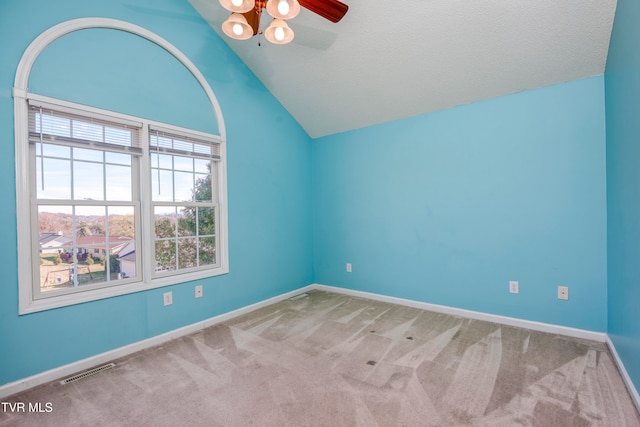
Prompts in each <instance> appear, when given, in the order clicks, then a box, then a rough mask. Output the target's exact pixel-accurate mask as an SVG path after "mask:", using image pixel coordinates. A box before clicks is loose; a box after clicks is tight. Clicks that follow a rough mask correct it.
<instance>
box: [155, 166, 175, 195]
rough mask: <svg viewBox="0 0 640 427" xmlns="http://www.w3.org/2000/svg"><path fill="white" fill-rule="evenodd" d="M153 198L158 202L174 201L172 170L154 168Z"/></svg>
mask: <svg viewBox="0 0 640 427" xmlns="http://www.w3.org/2000/svg"><path fill="white" fill-rule="evenodd" d="M151 184H152V190H153V195H152V197H151V198H152V200H153V201H156V202H171V201H173V174H172V173H171V172H170V171H163V170H160V171H158V169H154V170H153V171H152V172H151Z"/></svg>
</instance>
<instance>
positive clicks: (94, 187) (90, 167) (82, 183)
mask: <svg viewBox="0 0 640 427" xmlns="http://www.w3.org/2000/svg"><path fill="white" fill-rule="evenodd" d="M103 168H104V166H103V165H102V164H96V163H86V162H73V198H74V199H75V200H104V181H103V175H102V174H103Z"/></svg>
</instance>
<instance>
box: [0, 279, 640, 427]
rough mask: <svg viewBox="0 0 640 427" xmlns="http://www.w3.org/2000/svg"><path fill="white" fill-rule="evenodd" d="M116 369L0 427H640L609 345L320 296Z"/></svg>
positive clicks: (60, 389) (40, 393)
mask: <svg viewBox="0 0 640 427" xmlns="http://www.w3.org/2000/svg"><path fill="white" fill-rule="evenodd" d="M116 363H117V367H115V368H113V369H110V370H107V371H104V372H101V373H99V374H97V375H94V376H91V377H87V378H84V379H82V380H79V381H77V382H74V383H71V384H69V385H65V386H63V385H60V384H59V383H58V382H55V383H52V384H47V385H44V386H41V387H37V388H35V389H33V390H29V391H27V392H24V393H21V394H19V395H15V396H12V397H10V398H7V399H4V400H5V401H8V402H14V403H15V402H25V403H30V402H41V403H42V402H49V403H50V404H51V409H52V411H51V412H49V413H46V412H44V413H11V412H6V411H5V412H0V425H2V426H23V425H24V426H111V425H115V426H147V425H148V426H198V425H201V426H489V427H500V426H505V427H507V426H509V427H511V426H544V427H553V426H561V427H567V426H613V427H624V426H640V417H639V416H638V413H637V412H636V409H635V407H634V405H633V403H632V401H631V399H630V397H629V395H628V393H627V390H626V389H625V386H624V384H623V382H622V379H621V377H620V374H619V373H618V371H617V369H616V367H615V365H614V363H613V361H612V358H611V355H610V354H609V352H608V350H607V348H606V346H605V345H604V344H601V343H596V342H591V341H584V340H578V339H573V338H567V337H563V336H558V335H552V334H546V333H540V332H533V331H529V330H525V329H520V328H514V327H506V326H501V325H497V324H493V323H488V322H482V321H476V320H469V319H463V318H459V317H454V316H449V315H444V314H438V313H432V312H427V311H423V310H419V309H414V308H407V307H403V306H398V305H393V304H388V303H381V302H376V301H370V300H366V299H362V298H354V297H348V296H344V295H338V294H333V293H327V292H321V291H313V292H310V293H309V295H308V296H307V297H304V298H301V299H298V300H296V301H284V302H280V303H277V304H274V305H272V306H269V307H266V308H264V309H260V310H258V311H255V312H253V313H250V314H248V315H245V316H242V317H239V318H237V319H234V320H233V321H230V322H226V323H223V324H219V325H217V326H214V327H211V328H208V329H205V330H204V331H202V332H198V333H195V334H193V335H190V336H187V337H184V338H181V339H178V340H175V341H172V342H170V343H168V344H165V345H163V346H159V347H155V348H152V349H149V350H145V351H142V352H140V353H136V354H134V355H132V356H130V357H128V358H125V359H122V360H118V361H116ZM0 409H1V408H0Z"/></svg>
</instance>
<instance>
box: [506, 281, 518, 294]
mask: <svg viewBox="0 0 640 427" xmlns="http://www.w3.org/2000/svg"><path fill="white" fill-rule="evenodd" d="M509 292H511V293H512V294H517V293H518V292H520V288H519V286H518V282H517V281H515V280H511V281H509Z"/></svg>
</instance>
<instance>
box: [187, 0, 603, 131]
mask: <svg viewBox="0 0 640 427" xmlns="http://www.w3.org/2000/svg"><path fill="white" fill-rule="evenodd" d="M342 1H343V2H345V3H347V4H348V5H349V12H348V13H347V15H346V16H345V17H344V18H343V19H342V21H340V22H339V23H337V24H333V23H331V22H329V21H326V20H324V19H323V18H321V17H319V16H318V15H315V14H313V13H312V12H309V11H308V10H306V9H304V8H303V9H302V11H301V13H300V15H298V16H297V17H296V18H294V19H292V20H291V21H289V25H290V27H291V28H292V29H293V30H294V32H295V39H294V40H293V42H291V43H290V44H288V45H281V46H276V45H272V44H270V43H269V42H267V41H266V40H264V38H262V43H261V44H262V46H258V39H257V37H253V38H251V39H249V40H245V41H236V40H233V39H230V38H229V37H227V36H225V35H224V34H223V33H222V31H221V30H220V25H221V24H222V22H223V21H224V20H225V19H226V18H227V17H228V16H229V12H227V11H226V10H225V9H223V8H222V6H220V3H219V2H218V1H217V0H190V3H191V4H192V5H193V6H194V7H195V8H196V10H197V11H198V12H199V13H200V14H201V15H202V16H203V17H204V18H205V19H206V20H207V21H208V22H209V23H210V25H211V26H212V27H213V29H214V30H215V31H216V32H218V33H219V34H221V36H222V38H223V39H224V40H225V41H226V42H227V44H228V45H229V46H230V47H231V49H233V50H234V51H235V52H236V54H237V55H238V56H239V57H240V58H241V59H242V61H243V62H244V63H245V64H246V65H247V66H248V67H249V68H250V69H251V70H252V71H253V73H254V74H255V75H256V76H257V77H258V78H259V79H260V80H261V81H262V82H263V83H264V84H265V86H266V87H267V88H268V89H269V91H270V92H271V93H272V94H273V95H274V96H275V97H276V98H277V99H278V100H279V101H280V103H282V105H283V106H284V107H285V108H286V109H287V110H288V111H289V113H291V114H292V115H293V117H294V118H295V119H296V120H297V121H298V123H300V125H301V126H302V127H303V128H304V129H305V130H306V131H307V133H308V134H309V135H310V136H311V137H313V138H317V137H321V136H325V135H330V134H334V133H338V132H343V131H347V130H351V129H357V128H361V127H365V126H369V125H373V124H377V123H382V122H387V121H391V120H396V119H399V118H403V117H409V116H415V115H418V114H422V113H426V112H431V111H436V110H441V109H444V108H450V107H454V106H456V105H462V104H467V103H470V102H474V101H479V100H483V99H488V98H493V97H497V96H501V95H506V94H510V93H514V92H519V91H523V90H527V89H534V88H539V87H543V86H548V85H552V84H557V83H563V82H567V81H571V80H576V79H581V78H585V77H591V76H595V75H599V74H602V73H603V72H604V68H605V64H606V60H607V50H608V47H609V38H610V35H611V28H612V25H613V17H614V12H615V6H616V0H404V1H371V0H342ZM269 22H270V18H269V17H268V15H267V14H266V12H265V15H264V16H263V22H262V28H263V29H264V28H265V27H266V25H268V24H269Z"/></svg>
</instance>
